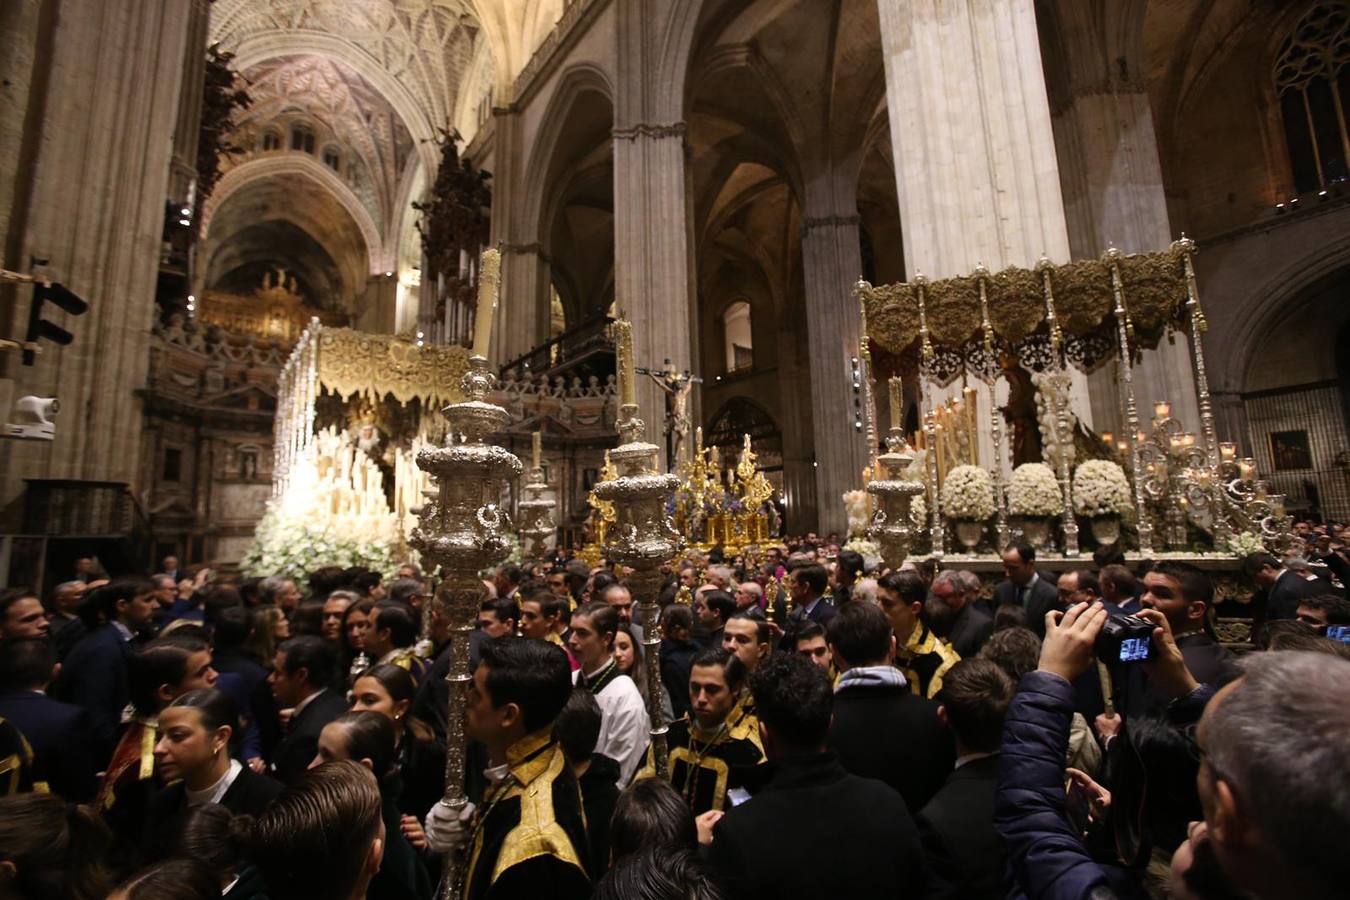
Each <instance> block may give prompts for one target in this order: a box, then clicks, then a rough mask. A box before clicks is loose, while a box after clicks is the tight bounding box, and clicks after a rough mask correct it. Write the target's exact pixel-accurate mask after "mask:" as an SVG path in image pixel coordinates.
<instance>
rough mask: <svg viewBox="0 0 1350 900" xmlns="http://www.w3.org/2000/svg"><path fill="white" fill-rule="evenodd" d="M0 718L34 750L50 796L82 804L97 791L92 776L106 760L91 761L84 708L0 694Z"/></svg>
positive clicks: (24, 694)
mask: <svg viewBox="0 0 1350 900" xmlns="http://www.w3.org/2000/svg"><path fill="white" fill-rule="evenodd" d="M0 718H4V719H8V720H9V721H10V722H12V723H13V724H14V726H15V727H16V728H18V729H19V730H20V731H21V732H23V736H24V737H26V738H27V739H28V743H29V746H31V747H32V748H33V758H34V759H35V761H36V763H37V767H38V771H39V772H40V774H41V775H42V776H43V777H44V778H45V779H46V781H47V783H48V785H50V787H51V789H52V791H53V793H56V794H60V795H61V798H62V799H63V800H65V801H66V802H68V803H85V802H87V801H89V800H91V799H93V797H94V791H95V790H96V789H97V788H98V779H97V778H95V777H94V775H95V773H96V772H97V771H98V770H99V768H101V767H102V766H103V763H104V762H105V761H106V760H104V759H99V760H98V761H97V762H95V761H94V757H93V756H92V755H91V754H90V749H91V748H90V746H89V716H88V714H87V713H85V711H84V710H83V709H81V708H80V707H78V706H73V705H71V704H69V703H62V702H60V701H58V700H53V699H52V698H51V697H48V696H47V695H46V694H39V693H38V692H37V691H13V692H10V693H6V694H0Z"/></svg>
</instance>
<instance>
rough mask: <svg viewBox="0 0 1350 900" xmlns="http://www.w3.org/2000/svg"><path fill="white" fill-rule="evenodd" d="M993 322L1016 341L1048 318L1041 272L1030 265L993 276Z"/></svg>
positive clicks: (989, 292)
mask: <svg viewBox="0 0 1350 900" xmlns="http://www.w3.org/2000/svg"><path fill="white" fill-rule="evenodd" d="M986 290H987V295H988V300H989V322H990V324H991V325H993V326H994V331H995V332H996V333H997V334H999V335H1000V336H1001V337H1002V338H1003V339H1004V340H1005V341H1007V342H1008V343H1010V344H1016V343H1018V342H1019V341H1021V340H1023V339H1024V338H1026V337H1027V335H1029V334H1031V333H1032V332H1034V331H1035V330H1036V329H1037V328H1039V327H1040V324H1041V322H1043V321H1044V320H1045V298H1044V296H1043V294H1042V290H1043V288H1042V284H1041V276H1040V274H1039V273H1038V272H1033V271H1031V270H1030V269H1019V268H1017V267H1013V268H1010V269H1004V270H1003V271H1002V272H999V273H998V274H996V275H993V276H991V277H990V278H989V285H988V288H987V289H986Z"/></svg>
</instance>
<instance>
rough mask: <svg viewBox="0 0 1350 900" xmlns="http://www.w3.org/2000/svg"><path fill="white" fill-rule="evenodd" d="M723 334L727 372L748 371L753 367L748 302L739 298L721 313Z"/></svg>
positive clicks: (753, 355) (753, 351)
mask: <svg viewBox="0 0 1350 900" xmlns="http://www.w3.org/2000/svg"><path fill="white" fill-rule="evenodd" d="M722 333H723V334H724V335H725V340H726V352H727V374H728V375H731V374H735V373H736V372H748V371H750V370H751V369H753V368H754V367H755V350H754V341H753V340H752V339H751V337H750V304H749V303H746V302H745V301H744V300H740V301H738V302H736V303H733V304H731V305H730V306H728V307H727V310H726V312H724V313H722Z"/></svg>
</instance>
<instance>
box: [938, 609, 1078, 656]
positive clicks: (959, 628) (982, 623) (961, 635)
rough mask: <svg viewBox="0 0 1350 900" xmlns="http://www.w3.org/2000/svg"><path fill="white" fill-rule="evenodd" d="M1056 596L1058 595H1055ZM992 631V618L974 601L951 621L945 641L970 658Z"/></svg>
mask: <svg viewBox="0 0 1350 900" xmlns="http://www.w3.org/2000/svg"><path fill="white" fill-rule="evenodd" d="M1056 596H1058V595H1056ZM993 633H994V619H993V617H992V616H990V615H989V613H987V612H985V611H984V610H983V609H981V608H980V607H978V606H976V605H975V604H974V603H967V604H966V605H965V606H963V607H961V609H960V611H959V612H957V614H956V618H955V619H954V620H953V621H952V633H951V634H950V635H949V636H948V638H947V641H948V643H950V644H951V645H952V648H953V649H954V650H956V655H957V656H959V657H961V658H962V659H970V658H971V657H973V656H975V655H976V654H977V653H979V652H980V648H981V647H983V646H984V642H985V641H987V640H989V635H991V634H993Z"/></svg>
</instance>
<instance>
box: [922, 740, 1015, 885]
mask: <svg viewBox="0 0 1350 900" xmlns="http://www.w3.org/2000/svg"><path fill="white" fill-rule="evenodd" d="M997 785H998V756H997V755H995V756H986V757H983V758H981V759H976V760H972V761H971V762H968V763H966V764H965V765H964V766H962V767H961V768H959V769H957V770H956V771H954V772H952V773H951V774H950V775H948V776H947V783H946V784H944V785H943V786H942V790H940V791H938V792H937V796H935V797H934V798H933V799H932V800H930V801H928V805H927V806H925V807H924V808H923V810H922V811H921V812H920V813H919V815H918V816H917V817H915V820H914V821H915V824H916V825H917V826H918V828H919V838H920V840H921V841H922V842H923V852H924V855H925V856H926V857H927V859H928V870H929V881H928V890H927V892H926V893H925V894H924V897H925V898H926V900H948V898H950V900H1002V898H1003V897H1004V896H1005V895H1006V894H1007V889H1006V888H1005V887H1004V865H1005V854H1004V850H1003V840H1002V838H1000V837H999V836H998V832H996V831H995V830H994V789H995V787H997Z"/></svg>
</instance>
